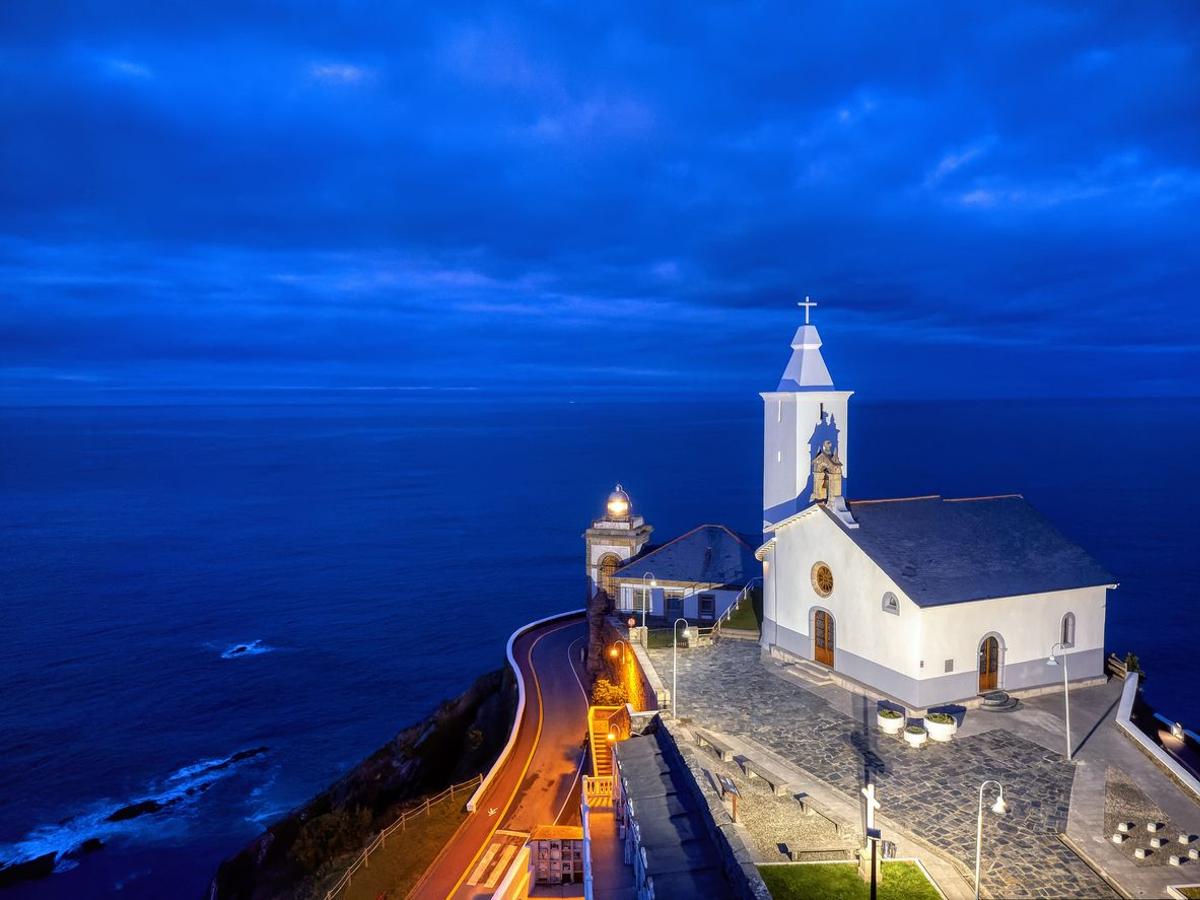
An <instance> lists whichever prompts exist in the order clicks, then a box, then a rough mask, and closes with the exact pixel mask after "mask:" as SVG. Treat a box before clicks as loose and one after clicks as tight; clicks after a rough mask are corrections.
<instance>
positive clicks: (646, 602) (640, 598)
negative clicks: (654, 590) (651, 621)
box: [633, 587, 651, 612]
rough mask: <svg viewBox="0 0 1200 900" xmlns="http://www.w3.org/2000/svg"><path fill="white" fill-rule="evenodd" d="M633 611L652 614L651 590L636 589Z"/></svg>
mask: <svg viewBox="0 0 1200 900" xmlns="http://www.w3.org/2000/svg"><path fill="white" fill-rule="evenodd" d="M633 609H634V611H635V612H643V611H645V612H650V611H651V610H650V588H644V587H639V588H634V591H633Z"/></svg>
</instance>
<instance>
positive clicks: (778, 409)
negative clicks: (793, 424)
mask: <svg viewBox="0 0 1200 900" xmlns="http://www.w3.org/2000/svg"><path fill="white" fill-rule="evenodd" d="M775 421H776V422H782V421H783V401H782V400H780V401H779V402H778V403H776V404H775Z"/></svg>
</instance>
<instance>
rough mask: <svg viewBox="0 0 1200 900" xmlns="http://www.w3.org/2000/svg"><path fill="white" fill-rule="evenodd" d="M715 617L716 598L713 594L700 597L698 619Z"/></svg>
mask: <svg viewBox="0 0 1200 900" xmlns="http://www.w3.org/2000/svg"><path fill="white" fill-rule="evenodd" d="M716 617H717V598H716V597H715V596H714V595H713V594H701V595H700V618H702V619H715V618H716Z"/></svg>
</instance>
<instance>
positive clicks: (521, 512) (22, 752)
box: [0, 391, 1200, 900]
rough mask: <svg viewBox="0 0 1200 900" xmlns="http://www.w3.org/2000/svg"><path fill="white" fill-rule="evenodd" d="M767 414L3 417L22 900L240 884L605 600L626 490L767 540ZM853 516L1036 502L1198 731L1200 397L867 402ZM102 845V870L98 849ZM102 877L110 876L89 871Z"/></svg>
mask: <svg viewBox="0 0 1200 900" xmlns="http://www.w3.org/2000/svg"><path fill="white" fill-rule="evenodd" d="M760 403H761V401H759V400H758V398H756V397H754V396H753V395H749V396H747V397H742V396H738V397H735V398H728V397H726V398H722V397H714V398H707V399H699V398H694V397H690V398H680V397H658V398H646V397H626V398H621V399H620V400H619V401H612V400H600V399H596V398H592V397H584V398H576V399H570V398H566V397H546V396H537V397H509V396H499V395H496V394H491V393H487V392H483V391H474V392H473V391H460V392H452V391H442V392H433V391H430V392H411V391H410V392H362V391H357V392H356V391H291V392H273V393H268V392H241V393H227V394H220V395H211V394H196V393H188V394H174V395H160V396H154V397H141V398H131V397H129V396H126V395H119V396H116V397H113V396H108V395H105V396H104V397H103V398H102V399H101V400H100V401H97V400H95V399H91V400H89V401H88V402H81V403H78V404H75V405H46V406H29V405H9V406H7V407H5V408H2V409H0V860H6V861H13V860H22V859H30V858H34V857H38V856H41V855H44V854H46V853H56V854H59V857H58V862H57V867H56V871H55V873H54V874H53V875H51V876H50V877H48V878H46V879H44V880H41V881H38V882H31V883H26V884H23V885H20V886H17V887H12V888H9V889H8V890H6V891H3V892H0V893H2V894H3V896H4V897H5V900H8V898H13V900H16V898H22V900H23V898H33V897H39V898H41V897H46V898H90V897H122V898H124V897H130V898H150V897H154V898H158V897H196V898H199V897H200V896H202V895H203V893H204V891H205V889H206V886H207V885H208V882H209V879H210V877H211V876H212V874H213V872H214V870H215V869H216V867H217V865H218V864H219V862H220V861H221V860H222V858H224V857H226V856H228V855H230V854H232V853H234V852H236V851H237V850H238V849H240V848H241V847H242V846H243V845H244V844H245V843H246V842H247V841H249V840H250V839H252V838H253V837H254V836H255V835H256V834H258V833H259V832H260V831H261V830H262V829H263V828H264V827H265V826H266V825H267V824H269V823H270V822H271V821H272V820H273V819H275V818H276V817H278V816H280V815H281V814H283V813H285V812H286V811H287V810H289V809H291V808H293V807H295V806H297V805H298V804H300V803H302V802H303V801H305V800H306V799H307V798H308V797H310V796H311V795H312V794H314V793H316V792H317V791H319V790H321V789H322V788H323V787H324V786H325V785H327V784H328V783H329V782H331V781H333V780H334V779H336V778H337V777H338V776H339V775H341V774H342V773H344V772H345V771H346V770H347V769H348V768H350V767H351V766H353V765H354V764H355V763H356V762H357V761H358V760H359V759H361V758H362V757H364V756H366V755H367V754H369V753H370V752H371V751H373V750H374V749H375V748H377V747H378V746H380V745H381V744H383V743H384V742H385V741H387V740H388V739H389V738H390V737H391V736H393V735H394V734H395V733H396V732H397V731H398V730H400V729H401V728H403V727H404V726H406V725H408V724H410V723H412V722H414V721H415V720H417V719H419V718H421V717H423V716H424V715H426V714H427V713H429V712H430V711H431V710H432V709H433V708H434V707H435V705H436V704H437V703H438V701H439V700H441V699H442V698H446V697H449V696H452V695H454V694H456V693H458V692H460V691H461V690H463V689H464V688H465V687H467V685H468V684H470V682H471V681H472V680H473V679H474V678H475V677H476V676H477V675H479V674H480V673H482V672H484V671H486V670H489V669H493V668H496V667H498V666H500V665H501V664H502V663H503V658H504V655H503V654H504V645H505V641H506V639H507V637H508V635H509V634H510V633H511V632H512V630H513V629H514V628H516V627H518V626H519V625H521V624H522V623H525V622H527V621H529V620H532V619H536V618H539V617H541V616H544V615H548V614H551V613H554V612H558V611H564V610H570V609H575V608H580V607H581V606H582V605H583V602H584V595H585V579H584V565H583V540H582V532H583V531H584V529H585V528H586V527H587V526H588V524H589V522H590V520H591V519H592V518H593V517H595V516H597V515H599V514H600V513H601V512H602V509H603V504H604V500H605V498H606V496H607V494H608V492H609V491H610V490H611V489H612V488H613V485H614V484H615V483H617V482H621V483H622V484H623V485H624V486H625V488H626V489H627V490H628V492H629V493H630V495H631V497H632V499H633V503H634V507H635V509H636V511H637V512H639V513H641V514H642V515H644V516H645V517H646V519H647V521H649V522H650V523H651V524H652V525H653V526H654V528H655V539H667V538H670V537H672V536H674V535H677V534H680V533H682V532H683V531H685V530H687V529H689V528H691V527H693V526H695V525H697V524H701V523H706V522H720V523H725V524H728V525H730V526H733V527H735V528H737V529H739V530H743V531H747V532H754V531H756V530H757V529H758V527H759V523H760V514H759V510H760V507H761V502H760V496H761V493H760V492H761V481H760V479H761V453H762V449H761V447H762V438H761V430H762V426H761V406H760ZM849 426H850V446H849V458H848V460H847V462H848V466H849V475H848V479H847V487H848V493H849V494H850V495H851V496H853V497H857V498H875V497H896V496H913V495H920V494H930V493H941V494H943V495H945V496H977V495H985V494H997V493H1006V492H1021V493H1023V494H1024V495H1025V496H1026V497H1027V498H1028V499H1029V500H1030V501H1031V502H1032V503H1033V504H1034V505H1035V506H1037V507H1038V508H1039V509H1040V510H1041V511H1042V512H1043V513H1045V514H1046V515H1047V516H1049V517H1050V518H1051V519H1052V520H1053V521H1054V522H1055V523H1056V524H1057V525H1058V526H1059V527H1060V529H1061V530H1062V531H1063V532H1065V533H1066V534H1067V535H1068V536H1069V537H1071V538H1073V539H1074V540H1076V541H1078V542H1080V543H1081V544H1083V545H1084V546H1085V547H1086V548H1087V549H1088V550H1089V551H1090V552H1091V553H1092V554H1093V555H1094V556H1095V557H1096V558H1097V559H1098V560H1100V561H1101V562H1102V563H1103V564H1104V565H1105V566H1107V567H1108V568H1109V569H1110V570H1111V571H1112V572H1114V573H1115V574H1116V576H1117V578H1118V579H1119V581H1120V583H1121V586H1120V588H1119V590H1117V591H1115V592H1113V593H1112V594H1111V596H1110V599H1109V605H1108V634H1107V643H1108V646H1109V648H1110V649H1112V650H1115V651H1117V652H1119V653H1121V654H1124V653H1125V652H1126V651H1132V652H1134V653H1136V654H1137V655H1138V656H1139V659H1140V661H1141V663H1142V665H1143V667H1144V668H1145V669H1146V671H1147V673H1148V678H1147V687H1146V690H1147V693H1148V695H1149V699H1150V700H1151V702H1152V703H1154V704H1155V705H1156V706H1157V707H1158V708H1159V709H1160V710H1161V711H1162V712H1164V713H1165V714H1167V715H1169V716H1171V717H1172V718H1175V719H1179V720H1181V721H1183V722H1184V723H1185V724H1190V725H1191V726H1192V727H1195V726H1196V725H1200V690H1198V687H1200V654H1197V653H1196V651H1195V645H1194V637H1195V635H1196V634H1197V620H1198V617H1200V575H1198V574H1197V573H1198V571H1200V569H1198V566H1197V555H1196V554H1197V545H1198V543H1200V479H1198V478H1197V477H1196V468H1197V466H1198V465H1200V400H1195V399H1121V400H1019V401H992V400H987V401H971V402H963V401H946V402H929V403H919V404H918V403H904V402H895V403H876V404H872V403H870V402H862V403H859V402H857V399H856V400H855V401H854V402H853V404H852V408H851V414H850V421H849ZM90 838H97V839H99V842H100V846H99V847H98V848H97V845H96V844H95V843H94V842H93V843H91V844H88V845H87V847H86V848H85V847H84V846H83V844H84V841H86V840H88V839H90ZM86 851H90V852H86Z"/></svg>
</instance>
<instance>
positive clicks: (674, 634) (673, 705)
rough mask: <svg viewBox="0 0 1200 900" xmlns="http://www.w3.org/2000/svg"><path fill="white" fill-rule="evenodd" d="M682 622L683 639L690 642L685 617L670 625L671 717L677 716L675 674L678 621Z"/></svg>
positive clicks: (690, 637)
mask: <svg viewBox="0 0 1200 900" xmlns="http://www.w3.org/2000/svg"><path fill="white" fill-rule="evenodd" d="M680 622H682V623H683V639H684V640H685V641H688V642H690V641H691V640H692V633H691V631H689V630H688V620H687V619H676V620H675V623H674V624H673V625H672V626H671V718H672V719H677V718H679V702H678V701H679V696H678V694H677V693H676V685H677V678H676V676H677V674H678V671H679V631H678V630H677V629H678V628H679V623H680Z"/></svg>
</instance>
